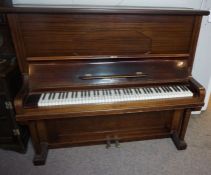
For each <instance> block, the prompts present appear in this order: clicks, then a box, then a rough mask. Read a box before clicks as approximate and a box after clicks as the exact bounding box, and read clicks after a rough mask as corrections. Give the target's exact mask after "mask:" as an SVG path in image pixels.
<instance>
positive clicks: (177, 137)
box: [171, 109, 191, 150]
mask: <svg viewBox="0 0 211 175" xmlns="http://www.w3.org/2000/svg"><path fill="white" fill-rule="evenodd" d="M190 115H191V110H190V109H186V110H185V112H184V116H183V120H182V124H181V129H180V132H179V133H178V132H177V131H176V130H175V131H173V132H172V134H171V138H172V140H173V142H174V144H175V146H176V148H177V149H178V150H184V149H186V148H187V144H186V142H185V140H184V138H185V133H186V130H187V126H188V122H189V119H190Z"/></svg>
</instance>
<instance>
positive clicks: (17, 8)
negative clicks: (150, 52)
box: [0, 0, 210, 15]
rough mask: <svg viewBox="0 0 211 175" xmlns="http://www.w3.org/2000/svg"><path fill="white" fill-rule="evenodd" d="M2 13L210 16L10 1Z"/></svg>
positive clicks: (181, 11) (190, 11)
mask: <svg viewBox="0 0 211 175" xmlns="http://www.w3.org/2000/svg"><path fill="white" fill-rule="evenodd" d="M0 12H2V13H29V12H34V13H117V14H118V13H119V14H149V15H209V14H210V12H209V11H206V10H196V9H192V8H172V7H168V8H167V7H135V6H89V5H86V6H81V5H80V6H78V5H30V4H26V5H13V4H12V2H11V1H10V0H2V1H1V2H0Z"/></svg>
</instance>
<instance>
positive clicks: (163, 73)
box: [0, 5, 209, 165]
mask: <svg viewBox="0 0 211 175" xmlns="http://www.w3.org/2000/svg"><path fill="white" fill-rule="evenodd" d="M0 11H5V12H7V19H8V21H9V25H10V30H11V34H12V36H13V41H14V45H15V49H16V54H17V57H18V61H19V66H20V68H21V71H22V75H23V79H24V84H23V87H22V89H21V90H20V92H19V94H18V95H17V97H16V99H15V107H16V111H17V121H19V122H20V123H23V124H26V125H28V126H29V129H30V132H31V136H32V142H33V145H34V149H35V158H34V164H35V165H40V164H44V163H45V160H46V157H47V151H48V148H57V147H66V146H77V145H89V144H102V143H106V142H108V143H109V142H111V143H117V142H119V141H120V142H123V141H133V140H143V139H155V138H165V137H171V138H172V140H173V142H174V143H175V146H176V147H177V149H178V150H181V149H185V148H186V147H187V145H186V143H185V141H184V137H185V132H186V129H187V125H188V121H189V117H190V112H191V111H193V110H200V108H201V107H202V106H203V105H204V96H205V90H204V88H203V87H202V86H201V85H200V84H199V83H197V82H196V81H195V80H194V79H193V78H192V77H191V70H192V65H193V60H194V55H195V49H196V44H197V38H198V34H199V29H200V24H201V19H202V15H207V14H209V12H207V11H197V10H160V9H154V10H152V9H114V8H101V9H99V8H98V9H91V8H89V9H88V8H86V9H73V8H69V9H67V8H65V9H58V8H48V9H47V8H21V7H19V8H18V7H11V6H9V5H8V6H4V7H1V8H0ZM175 84H178V85H180V84H183V85H187V86H188V88H189V89H190V90H191V91H192V93H193V94H194V95H193V97H188V98H177V99H174V98H172V99H161V100H147V101H134V102H132V101H131V102H121V103H114V102H111V103H102V104H97V103H96V104H86V105H80V104H79V105H67V106H48V107H38V106H37V101H38V99H39V97H40V94H41V93H42V92H56V91H68V90H76V89H77V90H80V89H83V90H84V89H106V88H108V89H109V88H117V87H142V86H145V87H147V86H159V85H175Z"/></svg>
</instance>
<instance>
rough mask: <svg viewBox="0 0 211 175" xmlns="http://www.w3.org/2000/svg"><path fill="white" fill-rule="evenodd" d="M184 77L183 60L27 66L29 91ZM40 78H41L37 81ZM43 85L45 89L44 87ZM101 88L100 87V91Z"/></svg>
mask: <svg viewBox="0 0 211 175" xmlns="http://www.w3.org/2000/svg"><path fill="white" fill-rule="evenodd" d="M187 76H188V63H187V60H185V59H182V60H171V59H165V60H164V59H161V60H158V59H157V60H136V61H132V60H131V61H109V60H108V61H100V62H97V61H94V62H93V61H81V62H71V61H67V60H66V61H65V62H63V61H44V62H42V63H40V62H36V61H35V62H30V65H29V86H30V90H31V91H34V90H37V89H44V88H65V87H66V88H67V87H68V88H70V87H83V86H94V85H96V86H102V85H120V84H124V83H127V84H140V83H143V84H146V83H147V82H151V83H152V82H154V81H156V82H157V83H158V82H164V81H166V82H168V81H174V82H176V81H178V80H180V81H182V80H184V79H185V78H187ZM40 77H42V78H40ZM46 85H47V86H46ZM101 88H102V87H101Z"/></svg>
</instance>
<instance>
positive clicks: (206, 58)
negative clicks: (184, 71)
mask: <svg viewBox="0 0 211 175" xmlns="http://www.w3.org/2000/svg"><path fill="white" fill-rule="evenodd" d="M13 2H14V3H15V4H37V5H39V4H41V5H43V4H48V5H49V4H50V5H58V2H59V4H60V5H62V4H63V5H64V4H69V5H71V4H74V5H118V6H119V5H122V6H148V7H186V8H195V9H206V10H208V9H211V0H13ZM210 57H211V23H208V17H204V18H203V22H202V28H201V32H200V36H199V42H198V47H197V52H196V57H195V62H194V66H193V77H194V78H195V79H196V80H198V81H199V82H200V83H201V84H202V85H203V86H204V87H205V88H206V91H207V94H206V100H205V101H206V104H205V106H204V108H203V109H204V110H205V109H206V107H207V103H208V100H209V96H210V92H211V58H210Z"/></svg>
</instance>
